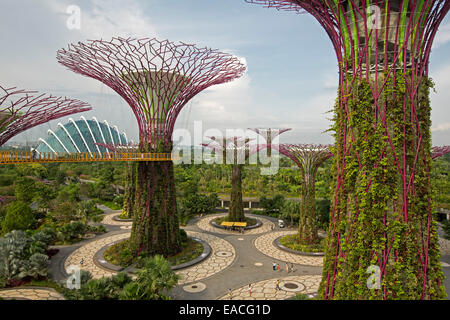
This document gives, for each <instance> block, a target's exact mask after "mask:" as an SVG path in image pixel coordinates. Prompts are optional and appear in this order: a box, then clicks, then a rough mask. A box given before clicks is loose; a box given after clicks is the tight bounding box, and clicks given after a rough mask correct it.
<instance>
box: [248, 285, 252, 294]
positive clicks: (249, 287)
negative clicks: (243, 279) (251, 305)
mask: <svg viewBox="0 0 450 320" xmlns="http://www.w3.org/2000/svg"><path fill="white" fill-rule="evenodd" d="M248 293H249V295H250V297H251V296H252V284H251V283H249V285H248Z"/></svg>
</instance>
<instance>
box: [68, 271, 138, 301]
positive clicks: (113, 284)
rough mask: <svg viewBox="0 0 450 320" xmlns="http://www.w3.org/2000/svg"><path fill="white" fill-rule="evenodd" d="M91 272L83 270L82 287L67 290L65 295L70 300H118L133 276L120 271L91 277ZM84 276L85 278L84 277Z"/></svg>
mask: <svg viewBox="0 0 450 320" xmlns="http://www.w3.org/2000/svg"><path fill="white" fill-rule="evenodd" d="M89 276H90V274H89V273H85V274H84V276H83V271H82V272H81V281H80V282H81V288H80V289H79V290H76V289H73V290H65V292H64V296H65V297H66V299H69V300H118V299H119V295H120V292H121V291H122V290H123V288H124V287H125V286H126V285H127V284H129V283H131V281H132V279H131V277H130V276H129V275H128V274H126V273H124V272H120V273H118V274H117V275H115V276H112V277H107V278H100V279H89ZM83 277H84V278H83ZM86 280H87V281H86Z"/></svg>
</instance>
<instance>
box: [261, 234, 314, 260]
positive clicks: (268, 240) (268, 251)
mask: <svg viewBox="0 0 450 320" xmlns="http://www.w3.org/2000/svg"><path fill="white" fill-rule="evenodd" d="M296 232H297V231H278V232H271V233H268V234H265V235H262V236H260V237H259V238H257V239H255V241H254V245H255V247H256V249H258V250H259V251H260V252H262V253H264V254H265V255H267V256H269V257H272V258H274V259H277V260H281V261H285V262H290V263H295V264H300V265H307V266H322V265H323V257H312V256H304V255H298V254H295V253H289V252H287V251H283V250H281V249H280V248H278V247H276V246H275V245H274V244H273V242H274V240H275V239H276V238H278V237H281V236H285V235H289V234H295V233H296Z"/></svg>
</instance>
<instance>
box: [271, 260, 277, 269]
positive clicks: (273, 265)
mask: <svg viewBox="0 0 450 320" xmlns="http://www.w3.org/2000/svg"><path fill="white" fill-rule="evenodd" d="M272 269H273V271H276V270H277V264H276V263H275V262H274V263H273V264H272Z"/></svg>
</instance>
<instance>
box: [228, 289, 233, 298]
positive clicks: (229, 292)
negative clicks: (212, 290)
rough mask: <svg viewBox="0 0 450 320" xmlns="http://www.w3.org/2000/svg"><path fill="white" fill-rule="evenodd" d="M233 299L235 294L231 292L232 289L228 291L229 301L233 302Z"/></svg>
mask: <svg viewBox="0 0 450 320" xmlns="http://www.w3.org/2000/svg"><path fill="white" fill-rule="evenodd" d="M232 298H233V293H232V292H231V289H228V299H229V300H232Z"/></svg>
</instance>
